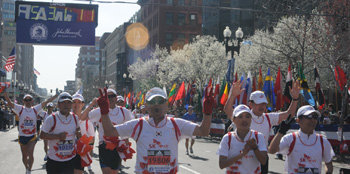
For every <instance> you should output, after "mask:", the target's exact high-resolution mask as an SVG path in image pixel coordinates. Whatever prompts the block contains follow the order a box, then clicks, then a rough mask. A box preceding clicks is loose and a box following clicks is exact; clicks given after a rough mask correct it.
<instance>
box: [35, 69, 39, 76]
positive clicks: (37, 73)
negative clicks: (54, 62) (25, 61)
mask: <svg viewBox="0 0 350 174" xmlns="http://www.w3.org/2000/svg"><path fill="white" fill-rule="evenodd" d="M33 71H34V74H36V75H38V76H39V75H40V72H39V71H38V70H36V69H35V68H33Z"/></svg>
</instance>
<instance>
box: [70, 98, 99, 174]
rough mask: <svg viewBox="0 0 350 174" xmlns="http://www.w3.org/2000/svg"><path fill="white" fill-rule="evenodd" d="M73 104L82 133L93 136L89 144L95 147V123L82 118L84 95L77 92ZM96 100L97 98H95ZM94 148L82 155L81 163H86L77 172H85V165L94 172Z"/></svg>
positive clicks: (92, 103)
mask: <svg viewBox="0 0 350 174" xmlns="http://www.w3.org/2000/svg"><path fill="white" fill-rule="evenodd" d="M72 98H73V105H72V111H73V113H74V114H76V115H77V116H78V118H79V126H80V132H81V135H82V136H84V135H86V137H92V139H91V141H90V142H89V144H88V145H87V146H91V147H92V149H93V146H94V142H95V128H94V125H93V124H92V122H91V121H90V120H89V119H87V120H81V119H80V118H81V115H82V111H83V107H84V105H85V100H84V97H83V96H82V95H81V94H78V93H75V94H74V95H73V96H72ZM94 100H96V99H94ZM94 103H96V101H94V102H91V103H90V105H91V106H90V107H92V106H93V105H94ZM92 149H91V151H90V153H89V154H87V155H86V154H85V155H84V156H80V155H79V154H77V155H79V157H80V158H81V164H84V166H83V165H81V166H80V168H79V169H77V170H78V171H76V173H75V174H78V173H81V174H82V173H83V172H84V167H85V166H87V167H88V170H89V172H90V173H92V172H93V171H92V169H91V163H92V159H91V155H92Z"/></svg>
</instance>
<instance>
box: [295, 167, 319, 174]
mask: <svg viewBox="0 0 350 174" xmlns="http://www.w3.org/2000/svg"><path fill="white" fill-rule="evenodd" d="M299 173H300V174H319V171H318V168H307V167H299V168H298V174H299Z"/></svg>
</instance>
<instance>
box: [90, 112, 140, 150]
mask: <svg viewBox="0 0 350 174" xmlns="http://www.w3.org/2000/svg"><path fill="white" fill-rule="evenodd" d="M121 109H122V110H123V111H124V115H123V113H122V111H121ZM108 116H109V119H110V120H111V122H112V124H113V125H118V124H122V123H125V122H127V121H129V120H131V119H133V118H134V116H133V115H132V113H131V112H130V111H129V110H128V109H126V108H124V107H119V106H117V107H115V108H114V109H109V113H108ZM89 119H90V120H91V122H96V123H98V137H99V144H102V142H103V135H104V131H103V127H102V123H101V111H100V108H97V109H94V110H92V111H91V112H89Z"/></svg>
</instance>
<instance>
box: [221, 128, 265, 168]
mask: <svg viewBox="0 0 350 174" xmlns="http://www.w3.org/2000/svg"><path fill="white" fill-rule="evenodd" d="M254 132H255V131H253V130H251V131H250V132H248V134H247V135H246V136H245V137H244V140H243V141H242V140H241V139H240V138H239V137H238V136H237V132H236V130H235V131H234V132H231V133H232V134H231V135H232V136H231V142H230V143H229V137H230V136H229V135H228V134H226V135H224V137H223V138H222V140H221V142H220V146H219V150H218V151H217V154H218V155H219V156H226V157H227V158H232V157H235V156H237V155H239V154H240V153H241V151H243V149H244V145H245V144H246V142H247V141H248V140H249V139H252V138H254V139H255V140H256V136H255V133H254ZM257 137H258V138H257V139H258V140H256V142H257V143H258V149H259V150H260V151H265V152H266V151H267V149H266V144H265V141H264V136H263V135H262V134H261V133H260V132H258V134H257ZM229 144H230V145H229ZM226 171H227V173H237V174H239V173H242V174H243V173H254V174H259V173H260V172H261V168H260V162H259V161H258V159H257V158H256V156H255V154H254V151H253V150H250V151H249V152H248V153H247V154H246V155H245V156H244V157H243V158H242V159H240V160H237V161H236V162H235V163H234V164H233V165H231V166H230V167H227V168H226Z"/></svg>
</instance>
